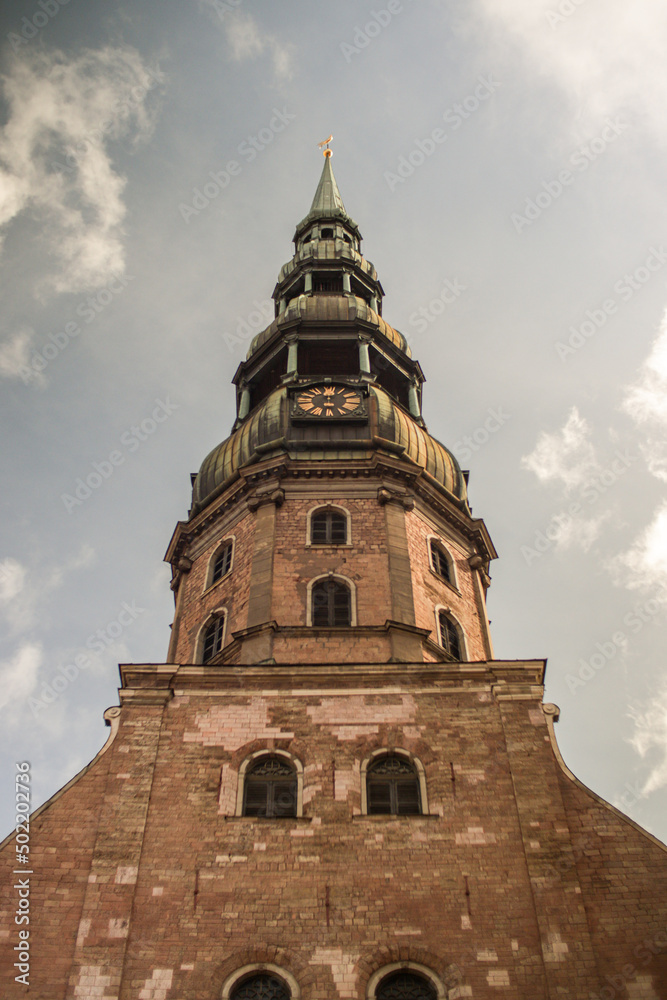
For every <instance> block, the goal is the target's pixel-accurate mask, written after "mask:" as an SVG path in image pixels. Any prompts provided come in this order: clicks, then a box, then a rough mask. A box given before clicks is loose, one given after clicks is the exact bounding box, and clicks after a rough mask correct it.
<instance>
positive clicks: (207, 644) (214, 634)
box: [202, 614, 225, 663]
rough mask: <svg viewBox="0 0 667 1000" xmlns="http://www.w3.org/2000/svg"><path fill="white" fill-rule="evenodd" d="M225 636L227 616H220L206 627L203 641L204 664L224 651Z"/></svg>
mask: <svg viewBox="0 0 667 1000" xmlns="http://www.w3.org/2000/svg"><path fill="white" fill-rule="evenodd" d="M224 634H225V616H224V614H220V615H218V616H217V617H216V618H214V619H213V620H212V621H211V622H209V624H208V625H207V626H206V629H205V630H204V637H203V641H202V663H208V661H209V660H212V659H213V657H214V656H216V655H217V654H218V653H219V652H220V650H221V649H222V641H223V637H224Z"/></svg>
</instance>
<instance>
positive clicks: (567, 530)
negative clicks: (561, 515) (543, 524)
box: [552, 511, 610, 552]
mask: <svg viewBox="0 0 667 1000" xmlns="http://www.w3.org/2000/svg"><path fill="white" fill-rule="evenodd" d="M609 517H610V513H609V511H605V512H604V513H602V514H600V516H599V517H592V518H590V519H588V520H587V519H586V518H582V517H571V518H569V519H564V520H563V521H561V522H560V523H559V524H558V525H557V526H556V527H555V529H554V530H553V534H552V537H553V540H554V543H555V544H556V546H557V547H558V548H559V549H570V548H574V547H576V548H577V549H580V550H581V551H582V552H588V550H589V549H590V547H591V545H592V544H593V542H595V541H596V540H597V538H598V537H599V535H600V531H601V530H602V525H603V524H604V522H605V521H607V520H608V519H609Z"/></svg>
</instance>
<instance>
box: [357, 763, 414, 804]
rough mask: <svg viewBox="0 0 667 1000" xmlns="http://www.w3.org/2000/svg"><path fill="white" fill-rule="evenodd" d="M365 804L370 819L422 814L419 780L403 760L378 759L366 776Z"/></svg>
mask: <svg viewBox="0 0 667 1000" xmlns="http://www.w3.org/2000/svg"><path fill="white" fill-rule="evenodd" d="M366 801H367V808H368V813H369V815H373V814H378V813H387V814H391V815H393V816H402V815H414V814H415V813H420V812H421V796H420V794H419V777H418V775H417V772H416V770H415V768H414V767H413V765H412V764H411V762H410V761H409V760H406V759H405V758H404V757H397V756H393V755H386V756H384V757H378V759H377V760H376V761H374V762H373V763H372V764H371V765H370V766H369V768H368V771H367V772H366Z"/></svg>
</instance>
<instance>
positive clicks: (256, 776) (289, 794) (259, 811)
mask: <svg viewBox="0 0 667 1000" xmlns="http://www.w3.org/2000/svg"><path fill="white" fill-rule="evenodd" d="M296 806H297V780H296V773H295V771H294V769H293V768H292V767H291V766H290V765H289V764H288V763H287V761H286V760H284V759H283V758H282V757H272V756H264V757H260V758H259V759H258V760H257V761H256V763H255V764H253V766H252V767H251V769H250V770H249V771H248V773H247V774H246V778H245V785H244V789H243V815H244V816H296V814H297V808H296Z"/></svg>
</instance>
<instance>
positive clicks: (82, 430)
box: [0, 0, 667, 839]
mask: <svg viewBox="0 0 667 1000" xmlns="http://www.w3.org/2000/svg"><path fill="white" fill-rule="evenodd" d="M0 39H1V44H2V57H3V58H2V79H1V96H0V100H1V102H2V108H1V114H2V131H1V134H0V240H1V254H2V265H3V266H2V272H1V273H2V277H1V279H0V280H1V281H2V298H3V304H4V309H3V313H2V319H1V325H0V384H1V385H2V395H1V399H2V403H1V405H2V428H3V432H4V433H3V443H4V461H3V486H2V511H3V515H4V516H3V518H2V533H1V535H0V614H1V615H2V625H3V628H2V643H1V648H0V658H1V664H0V672H1V677H2V682H1V684H0V706H1V707H2V711H3V716H4V726H3V727H2V734H3V735H2V737H1V739H2V750H3V761H4V764H3V774H4V776H3V778H2V787H3V788H5V789H6V794H4V795H3V796H2V798H3V800H4V802H5V803H6V807H5V810H4V812H3V813H2V816H1V818H2V819H3V827H4V828H5V829H7V830H9V829H10V826H11V824H12V814H11V810H10V808H9V806H10V799H11V788H12V782H13V773H14V761H20V760H29V761H30V762H31V763H32V767H33V780H34V790H35V796H36V799H35V804H37V802H39V801H42V800H43V799H45V798H46V797H47V796H48V795H50V794H52V793H53V792H54V791H55V790H56V789H57V788H58V787H60V785H62V784H63V783H64V782H65V781H66V780H68V779H69V778H70V777H71V776H72V775H73V774H74V773H75V772H76V771H77V770H78V769H79V768H80V767H81V766H83V765H84V764H85V763H87V762H88V761H89V760H90V759H91V757H92V756H93V755H94V754H95V753H96V751H97V750H98V749H99V747H100V746H101V744H102V743H103V742H104V739H105V737H106V729H105V728H104V725H103V722H102V712H103V710H104V709H105V708H106V707H108V706H109V705H112V704H115V703H116V702H117V694H116V688H117V685H118V673H117V664H118V662H128V661H130V662H157V661H161V660H164V658H165V656H166V651H167V645H168V638H169V623H170V621H171V617H172V606H173V605H172V595H171V593H170V591H169V587H168V580H169V572H168V568H167V567H166V565H165V564H163V563H162V558H163V554H164V551H165V549H166V546H167V543H168V541H169V538H170V536H171V532H172V530H173V527H174V525H175V523H176V521H177V519H179V518H183V517H185V516H186V512H187V509H188V506H189V473H190V472H192V471H195V470H196V469H197V468H198V466H199V464H200V462H201V460H202V458H203V457H204V455H205V454H206V453H207V452H208V450H209V449H210V448H211V447H212V446H214V445H215V444H216V443H217V442H218V441H220V440H221V439H222V438H223V437H226V436H227V434H228V433H229V429H230V427H231V422H232V418H233V412H232V401H233V393H232V391H231V388H230V385H229V382H230V379H231V377H232V375H233V373H234V370H235V368H236V366H237V364H238V362H239V361H240V360H241V358H242V357H243V356H244V354H245V350H246V347H247V340H248V337H249V336H250V335H252V334H253V333H255V332H257V330H258V329H260V328H261V327H262V326H264V325H265V323H266V319H265V316H266V315H267V299H268V298H269V296H270V294H271V291H272V289H273V285H274V282H275V279H276V277H277V273H278V270H279V268H280V266H281V265H282V264H283V263H284V262H285V261H287V260H288V259H289V257H290V255H291V243H290V240H291V236H292V234H293V230H294V225H295V223H296V222H297V221H298V220H299V219H301V218H302V217H303V216H304V215H305V214H306V212H307V211H308V208H309V206H310V201H311V198H312V195H313V193H314V190H315V187H316V184H317V180H318V177H319V173H320V170H321V165H322V157H321V155H320V153H319V152H318V150H317V148H316V143H317V142H318V141H319V140H320V139H323V138H325V137H326V136H327V135H329V134H330V133H333V134H334V137H335V138H334V143H333V148H334V160H333V165H334V169H335V172H336V176H337V179H338V183H339V186H340V189H341V192H342V195H343V199H344V201H345V204H346V207H347V210H348V211H349V212H350V214H351V215H352V216H354V218H356V219H357V221H358V222H359V224H360V227H361V230H362V233H363V235H364V252H365V254H366V256H367V257H368V258H369V259H370V260H372V261H373V262H374V263H375V265H376V266H377V268H378V271H379V274H380V277H381V280H382V282H383V285H384V288H385V291H386V293H387V297H386V300H385V313H384V314H385V316H386V318H387V319H388V320H389V322H391V323H392V324H393V325H394V326H396V327H398V328H399V329H400V330H402V331H403V332H404V333H405V334H406V335H407V336H408V338H409V339H410V342H411V344H412V349H413V352H414V354H415V355H416V356H417V358H418V359H419V360H420V361H421V363H422V366H423V368H424V370H425V372H426V375H427V378H428V384H427V385H426V387H425V394H424V398H425V417H426V420H427V424H428V426H429V429H430V430H431V432H432V433H433V434H435V436H436V437H438V438H440V439H441V440H442V441H444V442H445V443H446V444H447V445H449V447H450V448H452V449H453V450H454V451H455V453H456V454H457V456H458V458H459V459H460V461H461V464H462V465H463V467H464V468H468V469H470V472H471V476H470V496H471V502H472V504H473V508H474V513H475V515H476V516H482V517H484V519H485V520H486V523H487V525H488V527H489V529H490V531H491V534H492V537H493V538H494V541H495V544H496V546H497V548H498V551H499V553H500V558H499V559H498V561H497V563H496V564H494V566H493V568H492V574H493V584H492V588H491V591H490V596H489V610H490V616H491V618H492V630H493V635H494V641H495V647H496V655H497V656H498V657H499V658H500V657H502V658H512V659H514V658H517V659H518V658H523V657H526V658H527V657H547V658H548V661H549V662H548V671H547V700H549V701H554V702H556V703H557V704H558V705H559V706H560V708H561V721H560V722H559V724H558V726H557V733H558V738H559V743H560V746H561V749H562V752H563V755H564V757H565V760H566V762H567V763H568V765H569V766H570V767H571V768H572V770H573V771H574V772H575V773H576V774H577V776H578V777H580V778H581V779H582V780H583V781H584V782H585V783H586V784H588V785H590V786H591V787H592V788H594V789H595V790H596V791H598V792H600V793H601V794H602V795H604V796H605V797H606V798H607V799H608V800H610V801H612V802H614V803H615V804H616V805H618V806H619V807H621V808H623V809H624V810H625V811H626V812H628V813H629V815H631V816H632V817H633V818H634V819H636V820H637V821H638V822H640V823H641V824H643V825H644V826H646V827H647V828H648V829H650V830H651V831H653V832H654V833H656V834H657V835H659V836H661V837H662V838H663V839H664V838H667V809H666V807H665V804H666V801H667V674H666V672H665V669H664V664H665V656H664V645H665V620H666V613H667V608H666V606H665V605H666V599H667V497H666V492H665V488H666V484H667V438H666V435H665V431H666V429H667V396H666V394H665V390H666V388H667V318H666V316H667V312H666V311H667V199H665V197H664V189H665V168H666V166H667V149H666V146H665V132H664V128H665V126H664V108H665V105H666V103H667V75H666V74H665V72H664V51H665V45H666V43H667V7H664V5H660V4H657V3H655V2H654V0H635V2H634V3H633V4H631V5H628V4H627V3H626V2H625V0H391V2H385V0H378V2H377V3H370V2H366V0H364V2H359V0H356V2H352V0H338V2H337V3H335V4H320V3H309V4H306V3H303V2H301V3H296V2H293V0H285V2H283V3H280V4H276V3H269V2H268V0H181V2H179V3H178V4H175V3H174V4H165V3H158V2H157V0H143V2H141V3H140V2H138V0H120V2H117V3H114V4H109V3H103V2H102V0H86V2H85V3H84V2H83V0H68V2H66V3H65V2H64V0H34V2H33V0H19V2H16V3H13V4H11V5H10V4H4V5H3V14H2V26H1V32H0ZM91 476H92V479H91V482H93V483H94V484H95V486H94V488H88V489H87V490H86V488H85V487H84V486H83V484H84V483H85V481H86V480H87V479H89V477H91ZM47 702H48V705H47ZM3 832H4V830H3Z"/></svg>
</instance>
